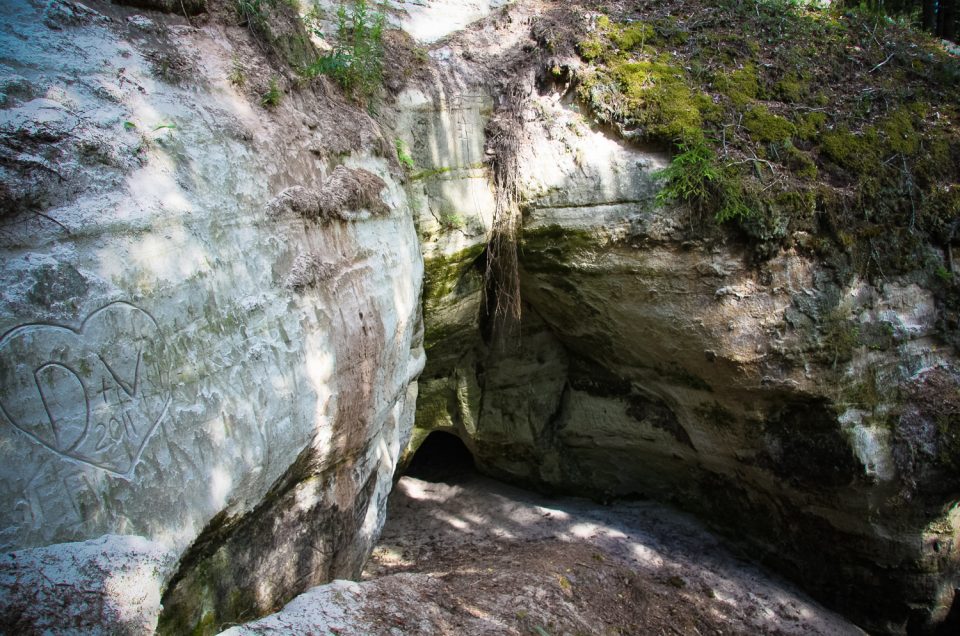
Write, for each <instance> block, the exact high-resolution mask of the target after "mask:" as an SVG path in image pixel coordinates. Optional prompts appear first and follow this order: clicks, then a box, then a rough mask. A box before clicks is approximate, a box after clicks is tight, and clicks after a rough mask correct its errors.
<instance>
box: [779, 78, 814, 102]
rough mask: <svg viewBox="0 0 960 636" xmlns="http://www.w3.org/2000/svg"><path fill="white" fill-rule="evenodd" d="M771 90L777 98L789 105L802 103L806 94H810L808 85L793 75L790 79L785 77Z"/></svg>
mask: <svg viewBox="0 0 960 636" xmlns="http://www.w3.org/2000/svg"><path fill="white" fill-rule="evenodd" d="M773 90H774V92H775V93H776V95H777V97H779V98H780V99H782V100H783V101H785V102H787V103H791V104H798V103H801V102H803V100H804V98H806V96H807V94H808V93H809V92H810V85H809V83H808V82H806V81H804V80H802V79H800V78H799V77H797V76H795V75H794V76H791V77H785V78H784V79H782V80H780V81H779V82H777V83H776V84H775V85H774V87H773Z"/></svg>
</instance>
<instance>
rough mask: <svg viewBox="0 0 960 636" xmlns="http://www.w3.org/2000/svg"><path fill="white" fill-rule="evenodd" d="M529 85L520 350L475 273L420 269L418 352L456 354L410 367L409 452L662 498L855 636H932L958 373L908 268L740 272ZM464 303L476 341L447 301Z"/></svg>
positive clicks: (815, 264) (818, 265)
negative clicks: (827, 607) (461, 456)
mask: <svg viewBox="0 0 960 636" xmlns="http://www.w3.org/2000/svg"><path fill="white" fill-rule="evenodd" d="M541 88H542V92H541V94H538V95H533V96H531V99H530V102H529V104H528V105H527V110H526V111H525V113H524V115H525V121H526V122H527V125H526V127H525V130H524V133H523V135H524V137H523V138H524V144H523V145H522V151H521V157H520V165H521V170H520V172H521V190H522V194H523V197H524V198H523V202H522V207H523V214H524V216H523V229H522V235H521V238H520V243H519V255H520V268H521V269H520V279H521V292H522V298H523V300H524V307H523V316H522V318H521V320H520V333H519V336H518V337H516V338H515V339H514V340H512V341H509V342H507V343H506V346H503V347H500V346H497V347H493V346H491V345H490V341H489V340H484V338H483V337H482V336H483V335H484V331H483V313H482V306H481V300H482V295H483V291H482V290H477V288H476V287H474V286H473V282H472V281H473V280H475V279H474V278H473V273H472V272H473V270H471V269H469V268H466V267H460V268H447V269H446V271H445V274H444V276H443V277H434V278H431V277H430V276H428V277H427V279H426V281H425V282H426V287H425V298H427V299H428V301H427V303H426V304H425V315H426V326H427V332H426V341H427V342H428V343H430V346H431V347H432V348H433V349H436V350H438V351H440V352H441V356H442V358H443V359H446V360H451V361H458V362H457V363H453V364H448V365H446V366H443V365H438V366H436V367H433V366H432V365H433V362H432V361H431V362H430V363H428V373H429V375H430V385H429V386H430V392H429V393H425V394H424V399H423V400H421V402H420V404H419V405H418V415H421V416H422V417H419V418H418V430H417V431H415V433H414V438H413V440H414V441H413V443H414V444H415V443H416V442H417V441H418V440H420V439H422V438H423V437H424V436H425V434H426V433H427V432H428V431H429V430H431V429H445V430H452V431H454V432H456V433H458V434H459V435H461V437H463V438H464V439H465V441H466V443H467V445H468V446H469V447H470V448H471V450H472V451H473V452H474V455H475V458H476V461H477V463H478V465H479V466H480V467H481V468H482V469H483V470H484V471H485V472H487V473H490V474H493V475H495V476H498V477H502V478H504V479H508V480H510V481H515V482H521V483H527V484H530V485H534V486H536V487H539V488H543V489H547V490H554V491H566V492H578V493H583V494H589V495H591V496H593V497H595V498H597V499H598V500H601V501H603V500H609V499H610V498H613V497H617V496H645V497H652V498H656V499H659V500H665V501H670V502H674V503H676V504H678V505H681V506H683V507H684V508H686V509H688V510H690V511H692V512H694V513H696V514H698V515H699V516H701V517H702V518H704V519H707V520H710V521H711V522H713V523H714V524H716V525H717V527H720V528H723V529H724V530H726V532H727V533H728V534H730V535H731V536H733V537H736V538H737V539H738V540H742V541H744V543H745V544H746V545H748V546H749V549H750V550H751V551H752V552H753V553H754V554H755V555H756V556H757V557H758V558H760V559H762V560H763V561H764V562H766V563H768V564H769V565H771V566H773V567H776V568H778V569H779V570H780V571H781V572H785V573H786V574H788V575H789V576H791V577H793V578H795V579H796V580H798V581H800V582H802V583H803V584H805V585H806V587H807V589H809V590H810V591H811V592H812V593H814V594H815V595H817V596H818V597H819V598H821V599H823V600H825V601H827V602H828V603H830V604H831V605H832V606H833V607H836V608H837V609H839V610H840V611H842V612H844V613H846V614H848V615H849V616H851V617H853V618H854V619H855V620H857V621H858V622H859V623H860V624H862V625H864V626H866V627H868V628H869V629H871V630H876V631H878V632H883V633H903V632H905V631H906V630H908V629H909V630H922V629H926V628H928V627H929V626H930V625H933V624H935V623H936V622H937V621H938V620H942V619H943V618H944V617H945V616H946V614H947V612H948V610H949V608H950V605H951V603H952V602H953V599H954V590H955V587H956V586H957V583H958V580H957V567H958V563H960V558H958V557H960V552H958V547H957V545H958V543H957V535H958V528H960V515H958V514H957V512H956V507H955V501H956V499H957V496H958V492H960V482H958V479H957V477H956V475H957V474H958V473H957V472H956V469H957V467H958V466H960V435H958V433H957V428H956V423H957V417H958V415H957V414H958V413H960V411H958V406H960V397H958V396H960V393H958V390H960V373H958V371H957V368H958V367H957V359H956V356H955V354H954V352H953V350H952V348H951V347H949V346H948V345H945V344H944V343H943V342H942V341H941V340H940V339H939V338H938V336H937V327H936V325H937V319H938V310H937V306H936V302H935V299H934V297H933V294H932V293H931V292H930V291H929V290H927V289H926V288H925V287H924V284H923V276H922V274H919V273H918V274H915V275H911V276H906V277H903V278H900V279H896V280H893V279H891V280H885V281H873V282H872V283H871V282H870V281H864V280H862V279H861V278H859V277H858V276H857V275H856V273H855V272H854V271H853V270H852V268H851V267H850V266H849V265H848V264H845V260H844V258H843V256H842V255H840V256H836V255H835V256H834V258H832V259H828V258H825V257H824V255H823V253H822V252H820V251H818V250H817V249H816V245H817V243H816V237H811V236H808V235H805V234H798V235H797V236H795V237H793V241H792V244H791V245H790V246H789V247H787V248H785V249H783V250H781V251H780V252H779V253H778V254H776V255H775V256H774V257H773V258H771V259H769V260H767V261H765V262H763V263H755V262H751V259H750V257H749V255H748V254H747V253H746V251H745V249H744V246H743V245H742V243H740V242H739V241H738V240H737V238H736V237H735V236H734V235H733V234H732V233H730V232H727V231H726V230H724V229H723V228H718V227H717V226H716V225H715V224H714V223H713V221H712V219H702V218H701V219H698V218H696V215H695V214H691V212H690V211H688V210H683V209H678V208H676V207H674V206H669V205H667V206H663V205H659V204H658V203H657V201H656V194H657V192H658V189H659V184H658V180H657V176H656V171H657V170H658V169H661V168H663V167H665V166H666V165H667V160H668V157H666V156H664V155H662V154H660V153H658V152H656V151H654V150H651V149H649V148H645V147H642V146H639V145H634V144H628V143H624V142H623V141H621V140H617V139H614V138H612V137H611V136H609V135H607V134H606V132H605V131H604V130H602V129H600V128H598V127H597V126H595V125H593V124H592V122H591V121H590V118H589V117H588V116H585V115H584V113H582V112H581V111H580V108H579V106H578V104H577V101H576V100H575V99H573V98H572V94H571V93H572V92H571V91H570V90H569V89H570V85H569V84H565V82H564V80H563V79H562V78H561V79H560V80H559V81H555V82H551V81H547V82H544V83H543V84H542V85H541ZM450 235H454V232H453V231H452V229H448V230H447V231H446V232H445V234H442V235H441V236H440V237H439V238H435V239H433V240H444V236H450ZM933 257H935V255H933ZM428 270H429V268H428ZM431 298H439V299H442V302H439V303H437V306H438V307H440V309H439V310H436V309H431V305H430V302H431V301H430V300H429V299H431ZM433 302H436V301H433ZM471 303H472V304H471ZM468 305H469V306H470V308H471V311H474V312H476V313H472V314H470V316H471V317H473V319H474V320H475V321H476V322H477V323H478V324H479V325H480V332H479V333H478V334H477V335H475V336H474V337H473V338H469V337H467V335H466V332H465V331H464V330H466V329H467V328H469V327H470V325H471V324H472V323H471V321H470V320H467V319H465V318H464V317H463V316H465V315H466V314H461V317H459V318H458V317H457V315H454V314H452V313H450V312H447V311H444V309H443V308H444V307H454V306H464V307H465V306H468ZM438 317H443V318H442V319H438ZM428 357H429V356H428ZM881 599H882V600H881ZM879 606H882V607H879Z"/></svg>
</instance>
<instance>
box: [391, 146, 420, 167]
mask: <svg viewBox="0 0 960 636" xmlns="http://www.w3.org/2000/svg"><path fill="white" fill-rule="evenodd" d="M393 144H394V146H396V148H397V160H398V161H399V162H400V165H401V166H403V167H404V168H406V169H407V170H410V171H412V170H413V169H414V168H416V164H414V163H413V157H411V156H410V149H409V148H407V142H405V141H404V140H403V139H399V138H398V139H394V141H393Z"/></svg>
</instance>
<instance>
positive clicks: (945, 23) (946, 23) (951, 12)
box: [940, 0, 957, 40]
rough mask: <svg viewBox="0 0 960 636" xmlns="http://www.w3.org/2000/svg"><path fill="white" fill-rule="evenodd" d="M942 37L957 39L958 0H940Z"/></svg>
mask: <svg viewBox="0 0 960 636" xmlns="http://www.w3.org/2000/svg"><path fill="white" fill-rule="evenodd" d="M940 37H942V38H943V39H945V40H956V39H957V0H940Z"/></svg>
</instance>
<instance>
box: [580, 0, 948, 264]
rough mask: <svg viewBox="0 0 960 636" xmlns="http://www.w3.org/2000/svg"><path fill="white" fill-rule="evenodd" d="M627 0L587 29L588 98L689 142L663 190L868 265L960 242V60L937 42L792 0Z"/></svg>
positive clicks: (904, 260) (768, 244) (757, 246)
mask: <svg viewBox="0 0 960 636" xmlns="http://www.w3.org/2000/svg"><path fill="white" fill-rule="evenodd" d="M704 4H707V5H709V6H708V7H705V6H704ZM623 10H624V12H625V13H624V17H618V16H616V15H609V16H606V15H601V16H599V17H598V18H597V19H596V20H595V21H594V26H593V28H592V29H590V30H589V31H588V32H587V33H585V34H583V36H582V37H581V38H580V39H579V42H578V43H577V51H578V52H579V54H580V55H581V57H582V58H583V59H584V61H585V62H586V64H585V68H584V69H582V70H580V71H578V80H579V84H578V87H579V88H578V90H579V95H580V97H581V98H582V99H583V100H584V102H585V103H586V104H587V106H589V108H590V109H591V110H592V112H593V114H594V117H595V118H596V119H597V120H598V121H599V122H601V123H604V124H609V125H611V126H613V127H614V128H615V129H616V130H617V131H618V132H619V133H620V134H621V135H622V136H623V137H625V138H627V139H630V140H637V141H643V142H647V143H654V144H659V145H661V146H663V147H665V148H668V149H670V150H671V151H673V153H674V159H673V162H672V164H671V165H670V167H669V168H667V169H666V170H664V171H663V172H662V173H661V176H662V177H663V178H664V179H665V182H666V187H665V189H664V191H663V192H662V193H661V195H660V197H659V199H660V201H661V202H662V203H665V202H670V201H674V202H677V203H680V204H682V205H683V206H684V207H685V208H687V209H690V210H692V211H693V212H695V213H696V215H697V218H702V217H703V216H705V215H706V216H709V217H713V218H714V219H715V220H716V221H718V222H721V223H724V222H728V223H729V224H730V227H732V228H735V229H736V230H737V231H738V232H739V233H740V234H741V236H743V237H744V238H745V239H746V240H747V242H748V243H749V244H750V245H751V246H752V251H753V254H754V255H755V256H756V257H757V258H765V257H766V256H769V255H772V254H775V253H776V252H777V250H778V249H779V248H780V247H783V246H785V245H786V244H788V243H789V242H790V240H791V237H793V236H795V235H796V233H797V232H798V231H803V232H806V233H807V234H808V235H817V236H818V237H819V239H818V241H816V242H807V243H805V245H807V246H810V247H809V249H816V250H817V252H818V254H820V255H821V256H825V255H827V254H828V253H829V252H831V251H832V252H833V253H836V254H843V255H846V256H844V258H849V259H850V260H851V264H852V265H853V268H851V271H858V272H859V273H860V274H861V275H864V276H867V277H868V278H872V277H878V276H881V275H884V276H886V275H889V274H891V273H897V272H902V271H906V270H910V269H916V267H917V266H918V264H922V263H928V262H931V259H929V258H928V257H927V252H928V250H929V246H930V245H931V244H933V245H936V246H940V247H945V246H946V243H947V241H949V240H952V238H953V236H954V234H956V225H957V221H958V219H960V188H958V187H957V185H956V184H957V183H958V182H960V126H958V125H957V122H958V121H960V64H958V61H957V59H956V58H955V57H954V58H951V57H950V56H949V55H947V54H946V53H945V52H943V50H942V47H940V45H939V44H938V43H937V42H936V41H934V40H932V39H931V38H929V37H928V36H926V35H925V34H923V33H922V32H918V31H916V30H914V29H912V28H911V27H909V26H908V25H905V24H903V23H897V22H894V21H890V20H877V18H876V15H875V14H868V13H864V12H862V11H859V10H848V9H843V8H836V7H834V8H829V7H826V8H822V7H814V6H803V5H800V4H798V3H793V2H788V1H787V0H759V1H758V2H753V3H737V2H733V0H706V2H705V3H689V2H683V1H682V0H666V3H665V4H664V3H660V4H658V5H657V6H656V7H653V6H652V5H641V4H635V3H628V5H626V6H625V7H624V9H623ZM665 14H666V15H668V16H669V17H664V15H665ZM881 238H882V240H883V243H884V248H883V249H880V248H879V243H878V241H880V240H881ZM814 245H815V246H816V247H813V246H814ZM928 274H929V277H930V278H931V279H934V278H936V277H935V275H934V265H932V264H931V266H930V267H929V272H928ZM938 280H940V281H941V282H943V279H938Z"/></svg>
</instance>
